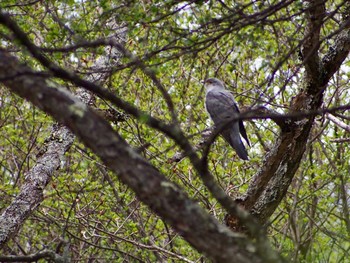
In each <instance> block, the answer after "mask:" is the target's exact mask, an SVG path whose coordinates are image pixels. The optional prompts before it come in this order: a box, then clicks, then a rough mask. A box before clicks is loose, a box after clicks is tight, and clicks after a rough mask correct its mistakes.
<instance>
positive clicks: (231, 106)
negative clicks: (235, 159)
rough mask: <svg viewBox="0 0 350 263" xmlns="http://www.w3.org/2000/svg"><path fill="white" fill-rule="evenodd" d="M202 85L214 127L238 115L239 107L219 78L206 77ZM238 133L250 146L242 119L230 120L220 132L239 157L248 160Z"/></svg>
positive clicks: (206, 105)
mask: <svg viewBox="0 0 350 263" xmlns="http://www.w3.org/2000/svg"><path fill="white" fill-rule="evenodd" d="M204 87H205V90H206V95H205V107H206V109H207V112H208V113H209V115H210V118H211V119H212V120H213V122H214V124H215V126H216V127H220V126H222V125H224V124H225V123H227V122H228V121H229V120H230V118H234V117H237V116H238V115H239V109H238V106H237V104H236V102H235V100H234V98H233V95H232V94H231V92H230V91H228V90H226V89H225V86H224V84H223V83H222V82H221V81H220V80H218V79H216V78H210V79H207V80H206V81H205V82H204ZM240 133H241V135H242V137H243V138H244V139H245V141H246V142H247V144H248V145H249V146H250V143H249V140H248V136H247V132H246V130H245V128H244V126H243V121H242V120H239V121H232V122H231V123H229V124H227V125H226V127H225V128H224V129H223V130H222V131H221V133H220V134H221V135H222V136H223V137H224V139H225V140H226V141H227V142H228V143H229V144H230V145H231V146H232V148H233V149H234V150H235V151H236V153H237V154H238V156H239V157H240V158H241V159H243V160H248V153H247V150H246V148H245V147H244V144H243V142H242V140H241V137H240V135H239V134H240Z"/></svg>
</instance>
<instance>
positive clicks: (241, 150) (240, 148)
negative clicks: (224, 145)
mask: <svg viewBox="0 0 350 263" xmlns="http://www.w3.org/2000/svg"><path fill="white" fill-rule="evenodd" d="M230 137H231V138H230V139H231V140H230V144H231V146H232V148H233V149H235V151H236V153H237V154H238V156H239V157H240V158H241V159H243V160H249V158H248V153H247V150H246V148H245V146H244V144H243V142H242V140H241V138H240V136H237V135H236V136H232V135H231V136H230Z"/></svg>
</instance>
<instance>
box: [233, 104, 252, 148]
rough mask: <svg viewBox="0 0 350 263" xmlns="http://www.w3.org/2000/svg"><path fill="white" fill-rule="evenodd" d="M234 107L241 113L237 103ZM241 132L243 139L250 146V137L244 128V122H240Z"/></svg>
mask: <svg viewBox="0 0 350 263" xmlns="http://www.w3.org/2000/svg"><path fill="white" fill-rule="evenodd" d="M234 106H235V107H236V111H237V112H238V113H239V112H240V111H239V108H238V106H237V104H236V103H235V104H234ZM239 132H240V133H241V135H242V137H243V138H244V140H245V141H246V142H247V144H248V145H249V146H250V142H249V139H248V135H247V132H246V130H245V128H244V124H243V121H242V120H239Z"/></svg>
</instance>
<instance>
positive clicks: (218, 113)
mask: <svg viewBox="0 0 350 263" xmlns="http://www.w3.org/2000/svg"><path fill="white" fill-rule="evenodd" d="M234 104H235V101H234V98H233V95H232V94H231V93H229V92H228V91H226V92H225V91H209V92H208V93H207V95H206V98H205V107H206V109H207V111H208V113H209V115H210V117H211V118H212V120H213V121H214V124H215V125H216V126H218V125H220V124H223V123H225V121H228V120H229V119H230V118H232V117H233V116H234V115H235V114H237V111H236V108H235V107H234Z"/></svg>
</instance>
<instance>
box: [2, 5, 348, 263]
mask: <svg viewBox="0 0 350 263" xmlns="http://www.w3.org/2000/svg"><path fill="white" fill-rule="evenodd" d="M326 2H327V3H326V4H327V6H326V8H327V14H329V15H328V16H327V17H326V19H325V22H324V24H323V26H322V30H321V40H322V42H321V47H320V53H321V55H322V54H326V52H327V51H328V50H329V49H330V48H331V46H332V44H333V39H332V38H331V37H332V35H331V34H333V32H334V29H335V28H339V21H340V20H341V15H342V12H345V11H344V10H345V7H346V1H344V2H342V1H326ZM0 8H1V9H4V10H6V11H7V12H9V13H10V14H11V15H12V18H13V19H14V20H15V21H16V22H17V23H18V25H19V26H20V27H21V28H22V29H23V30H24V31H25V32H26V33H27V34H28V36H29V37H30V38H31V40H32V41H33V42H34V43H35V44H36V45H37V46H39V47H40V48H42V50H43V51H44V52H46V54H47V56H48V57H49V58H50V59H51V60H52V61H54V62H55V63H58V64H59V65H61V66H62V67H64V68H67V69H70V70H72V71H75V72H77V73H79V74H81V76H83V77H84V78H89V76H90V75H91V74H105V75H106V77H105V78H104V79H103V82H102V83H101V85H103V86H104V87H106V88H108V89H109V90H110V91H112V92H113V93H114V94H116V95H117V96H118V97H121V98H123V99H124V100H125V101H128V102H129V103H131V104H133V105H135V106H136V107H138V108H139V109H141V110H143V111H145V112H147V113H149V114H151V115H152V116H154V117H157V118H159V119H161V120H163V121H164V122H170V121H171V120H172V117H171V112H170V110H169V105H168V104H167V101H166V99H165V98H164V96H163V95H162V93H161V92H160V90H159V87H157V85H156V84H155V83H154V82H153V81H152V80H151V79H150V77H149V75H147V74H146V73H145V71H143V70H141V69H140V67H139V66H138V65H137V63H132V62H130V59H129V58H126V57H123V58H117V59H115V60H116V63H117V64H116V65H115V66H114V67H112V68H103V67H95V66H96V65H95V61H96V60H98V59H99V58H100V57H101V56H105V53H104V50H105V49H104V47H103V46H99V47H88V48H73V49H71V50H69V51H65V52H57V51H55V49H56V48H61V47H67V46H74V45H77V44H79V43H81V42H82V41H94V40H96V39H100V38H104V37H108V36H110V35H112V34H115V33H116V32H119V31H120V32H124V31H123V30H126V32H127V33H126V36H125V38H124V37H122V39H121V42H122V41H125V47H126V48H127V49H128V50H129V51H130V52H132V54H133V55H135V56H137V57H139V58H140V59H141V61H142V62H143V63H144V65H145V66H147V67H148V68H149V69H150V70H151V71H152V72H154V73H155V75H156V76H157V78H158V79H159V81H160V83H161V84H162V86H163V87H165V89H166V91H167V92H168V93H169V94H170V97H171V100H172V103H173V104H174V105H175V112H176V116H177V118H178V121H179V123H180V126H181V128H182V130H183V131H184V132H185V133H186V135H187V136H188V138H189V139H190V141H191V143H192V144H193V145H198V144H199V143H200V142H201V140H202V131H203V130H205V129H207V128H209V127H210V126H211V125H212V124H211V123H210V122H209V121H208V117H207V114H206V112H205V110H204V105H203V98H204V91H203V87H202V84H201V81H202V80H203V79H205V78H207V77H211V76H217V77H218V78H220V79H222V80H223V81H224V82H225V83H226V85H227V87H228V88H230V89H231V90H232V91H233V92H234V94H235V97H236V99H237V101H238V103H239V105H240V106H241V108H242V109H245V108H248V107H253V106H256V105H264V106H267V107H268V108H271V109H274V110H276V111H277V112H279V113H287V112H288V109H289V105H290V103H291V100H292V98H293V97H294V96H296V95H297V94H298V92H299V91H300V90H301V89H302V88H303V87H304V82H303V73H304V68H303V65H302V59H301V58H300V57H299V56H298V53H299V50H300V48H301V45H302V43H303V39H304V37H305V31H304V29H305V26H306V19H305V10H306V4H305V3H304V1H189V2H178V1H170V0H169V1H146V0H144V1H121V2H120V3H113V1H84V0H80V1H78V0H76V1H73V0H71V1H12V0H5V1H2V2H1V3H0ZM233 14H234V15H233ZM0 37H1V46H2V47H3V48H6V49H8V50H11V51H12V52H13V54H15V55H16V56H17V57H19V58H20V59H21V60H22V61H25V62H26V63H27V64H28V65H30V66H32V67H35V68H36V69H37V70H41V71H46V70H47V69H45V68H44V67H42V66H41V65H40V64H38V62H37V61H35V60H34V59H33V58H32V57H31V56H30V55H29V54H28V52H27V51H26V50H25V48H23V47H21V46H20V45H18V43H17V42H16V41H13V39H12V36H11V33H10V32H9V30H8V29H6V28H5V27H0ZM112 60H113V59H112ZM106 72H107V73H106ZM349 74H350V71H349V61H346V62H345V63H344V64H343V66H342V67H341V69H340V70H339V71H338V72H337V73H336V75H334V77H333V78H332V80H331V82H330V84H329V86H328V87H327V90H326V94H325V96H324V107H326V108H331V107H335V106H340V105H346V104H348V103H349V101H348V98H349V96H350V94H349V89H348V87H347V86H348V83H349ZM55 82H56V83H58V84H60V85H62V86H65V87H70V89H71V90H75V87H72V85H71V84H70V83H68V82H66V81H63V80H60V79H55ZM0 98H1V99H0V137H1V138H3V139H2V140H1V141H0V152H1V159H0V164H1V173H0V180H1V184H0V194H1V198H0V200H1V201H0V204H1V209H4V208H5V207H6V206H7V205H8V204H9V203H10V202H11V200H12V198H13V197H14V196H15V195H16V193H17V192H18V190H19V187H20V186H21V184H23V181H24V180H25V177H24V174H25V172H26V171H28V170H29V169H30V168H31V167H32V165H33V164H34V163H35V160H36V155H37V154H39V152H40V147H41V146H42V144H43V143H44V141H45V139H46V138H48V136H49V134H50V127H51V125H52V124H53V121H52V119H51V118H50V117H48V116H47V115H45V114H44V113H42V112H41V111H40V110H39V109H36V108H34V107H33V106H31V105H30V104H29V103H28V102H26V101H23V100H22V99H20V98H18V97H16V96H15V95H13V94H11V93H10V92H9V91H7V90H6V89H1V90H0ZM53 106H54V105H53ZM93 106H94V107H95V108H96V109H101V110H106V109H110V108H112V107H113V106H111V104H110V103H109V102H107V101H105V100H103V99H98V98H96V99H95V101H94V105H93ZM337 113H338V114H340V115H338V116H337V117H339V118H342V119H343V121H344V122H345V123H346V124H347V125H349V115H348V113H347V112H345V111H344V112H337ZM112 125H113V128H114V129H115V130H116V132H118V133H119V134H120V135H121V136H122V137H123V138H124V139H125V140H126V141H127V142H128V143H130V144H131V145H132V146H133V147H135V148H137V149H139V151H140V152H141V153H142V155H143V156H144V157H145V158H146V159H148V160H149V161H150V162H151V163H152V164H153V165H154V166H155V167H157V168H158V169H159V170H160V171H161V172H162V173H163V174H164V175H166V176H167V177H168V178H169V179H170V180H172V181H174V182H176V183H177V184H178V185H180V186H181V187H182V188H184V189H185V190H186V192H187V193H188V194H189V195H190V197H191V198H193V199H195V200H196V201H197V202H198V203H199V204H200V205H201V206H202V207H204V208H205V209H206V210H207V211H208V212H209V213H210V214H212V215H213V216H214V217H216V218H218V219H219V220H220V221H224V217H225V214H226V212H225V211H224V210H223V209H222V207H221V206H220V205H219V204H218V203H217V201H216V200H215V199H214V198H213V197H212V196H211V194H210V193H209V191H208V190H207V189H206V188H205V187H204V186H203V183H202V181H201V180H200V178H199V177H198V176H197V174H196V172H195V170H194V169H193V167H192V164H191V162H190V161H189V160H188V159H187V158H184V159H182V160H181V161H180V162H171V161H170V160H171V158H172V157H173V156H174V155H175V154H177V153H178V152H179V151H180V149H179V147H178V146H177V145H176V144H175V143H174V141H172V140H171V139H170V138H168V137H166V136H165V135H164V134H162V133H161V132H159V131H157V130H155V129H152V128H150V127H149V126H147V125H146V124H145V123H144V122H142V120H137V119H134V118H132V117H128V118H127V119H126V121H124V122H116V123H113V124H112ZM245 125H246V127H247V131H248V134H249V139H250V140H251V144H252V147H251V148H250V149H249V155H250V161H248V162H242V161H240V160H239V159H238V157H237V156H236V154H235V153H234V151H232V149H231V148H230V147H228V145H227V143H226V142H224V141H223V140H222V139H221V138H218V139H217V140H216V141H215V143H214V144H213V145H212V147H211V151H210V155H209V159H208V160H209V168H210V170H211V171H212V173H213V175H214V176H215V178H216V180H217V182H218V183H219V184H220V186H221V187H222V188H223V189H225V191H226V192H228V193H229V194H230V195H231V196H234V197H236V196H239V195H241V194H243V193H244V192H245V191H246V189H247V185H248V183H249V182H250V180H251V178H252V176H253V175H254V174H255V173H256V172H257V171H258V170H259V168H260V166H262V165H264V164H263V163H262V159H263V157H264V156H265V155H267V154H269V151H270V150H271V149H272V148H273V146H274V143H275V140H276V138H277V135H278V133H279V127H278V126H277V125H276V123H274V122H273V121H271V120H252V121H249V122H248V121H247V122H245ZM347 133H348V132H347V131H346V130H344V129H342V128H339V127H338V126H336V125H335V124H334V123H332V122H331V121H329V119H327V118H326V116H325V115H320V116H318V117H317V120H316V122H315V124H314V126H313V128H312V133H311V136H310V138H309V141H308V144H307V148H306V152H305V154H304V157H303V160H302V162H301V165H300V167H299V169H298V172H297V173H296V175H295V177H294V180H293V183H292V184H291V186H290V187H289V191H288V193H287V195H286V197H285V199H284V201H283V202H282V204H281V205H280V206H279V208H278V210H276V211H275V213H274V215H273V216H272V217H271V219H270V222H269V225H270V228H269V237H270V238H271V240H272V242H273V245H274V246H275V248H276V249H278V250H279V251H280V252H281V253H282V254H283V255H284V256H286V258H290V260H291V261H293V262H346V261H347V259H348V258H350V255H349V248H350V246H349V244H350V243H349V236H350V219H349V213H348V206H349V198H348V196H349V168H350V167H349V161H348V160H349V157H350V152H349V147H346V146H347V143H348V141H347V142H341V141H340V140H341V139H343V138H346V137H348V135H347ZM44 194H45V200H44V202H43V203H42V204H41V205H40V207H39V208H38V210H37V211H35V212H34V213H33V214H32V216H31V217H30V218H29V219H28V220H27V221H26V222H25V224H24V225H23V226H22V227H21V230H20V232H19V234H18V235H17V236H15V237H14V238H13V239H11V240H10V241H9V242H8V244H7V246H6V248H4V249H3V251H2V252H1V253H3V254H18V255H19V254H22V253H24V252H25V253H27V254H30V253H35V252H37V251H38V250H40V249H43V248H46V247H48V248H51V249H53V250H56V249H57V246H58V244H60V242H61V241H62V240H69V242H70V252H71V257H72V259H73V260H74V261H77V262H85V261H88V260H94V261H97V262H105V261H107V260H108V259H112V260H115V262H129V261H130V262H134V261H137V260H140V261H146V262H156V261H159V262H161V261H170V260H173V261H174V262H175V261H181V260H187V261H198V260H200V258H202V257H203V255H201V254H200V253H199V252H197V251H196V250H194V249H193V248H192V247H191V246H189V245H188V243H186V242H185V241H184V240H183V239H182V237H181V236H180V235H179V234H178V233H176V232H175V231H173V230H172V228H171V227H170V226H169V225H167V223H165V222H164V221H163V220H162V219H161V218H159V217H157V216H156V215H154V214H153V213H152V212H151V211H150V210H149V208H147V207H146V206H145V205H143V204H142V203H140V202H139V201H138V200H137V198H136V197H135V195H134V193H133V192H132V191H130V189H128V187H126V186H125V185H123V184H122V183H121V182H119V181H118V179H117V178H116V176H115V175H114V174H112V173H111V172H110V171H108V170H107V169H106V168H105V166H104V165H103V164H102V163H101V162H100V161H99V159H98V158H97V157H96V156H95V155H93V154H92V153H91V152H90V151H89V150H88V149H87V148H85V146H84V145H82V144H80V143H79V142H78V141H76V142H75V144H74V146H73V147H72V148H71V149H70V151H69V153H67V155H66V157H65V163H64V164H63V165H62V168H61V169H60V170H59V171H57V172H56V174H55V176H54V178H53V180H52V182H51V183H50V185H49V187H48V188H47V189H45V192H44ZM203 260H207V259H205V258H204V259H203Z"/></svg>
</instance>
